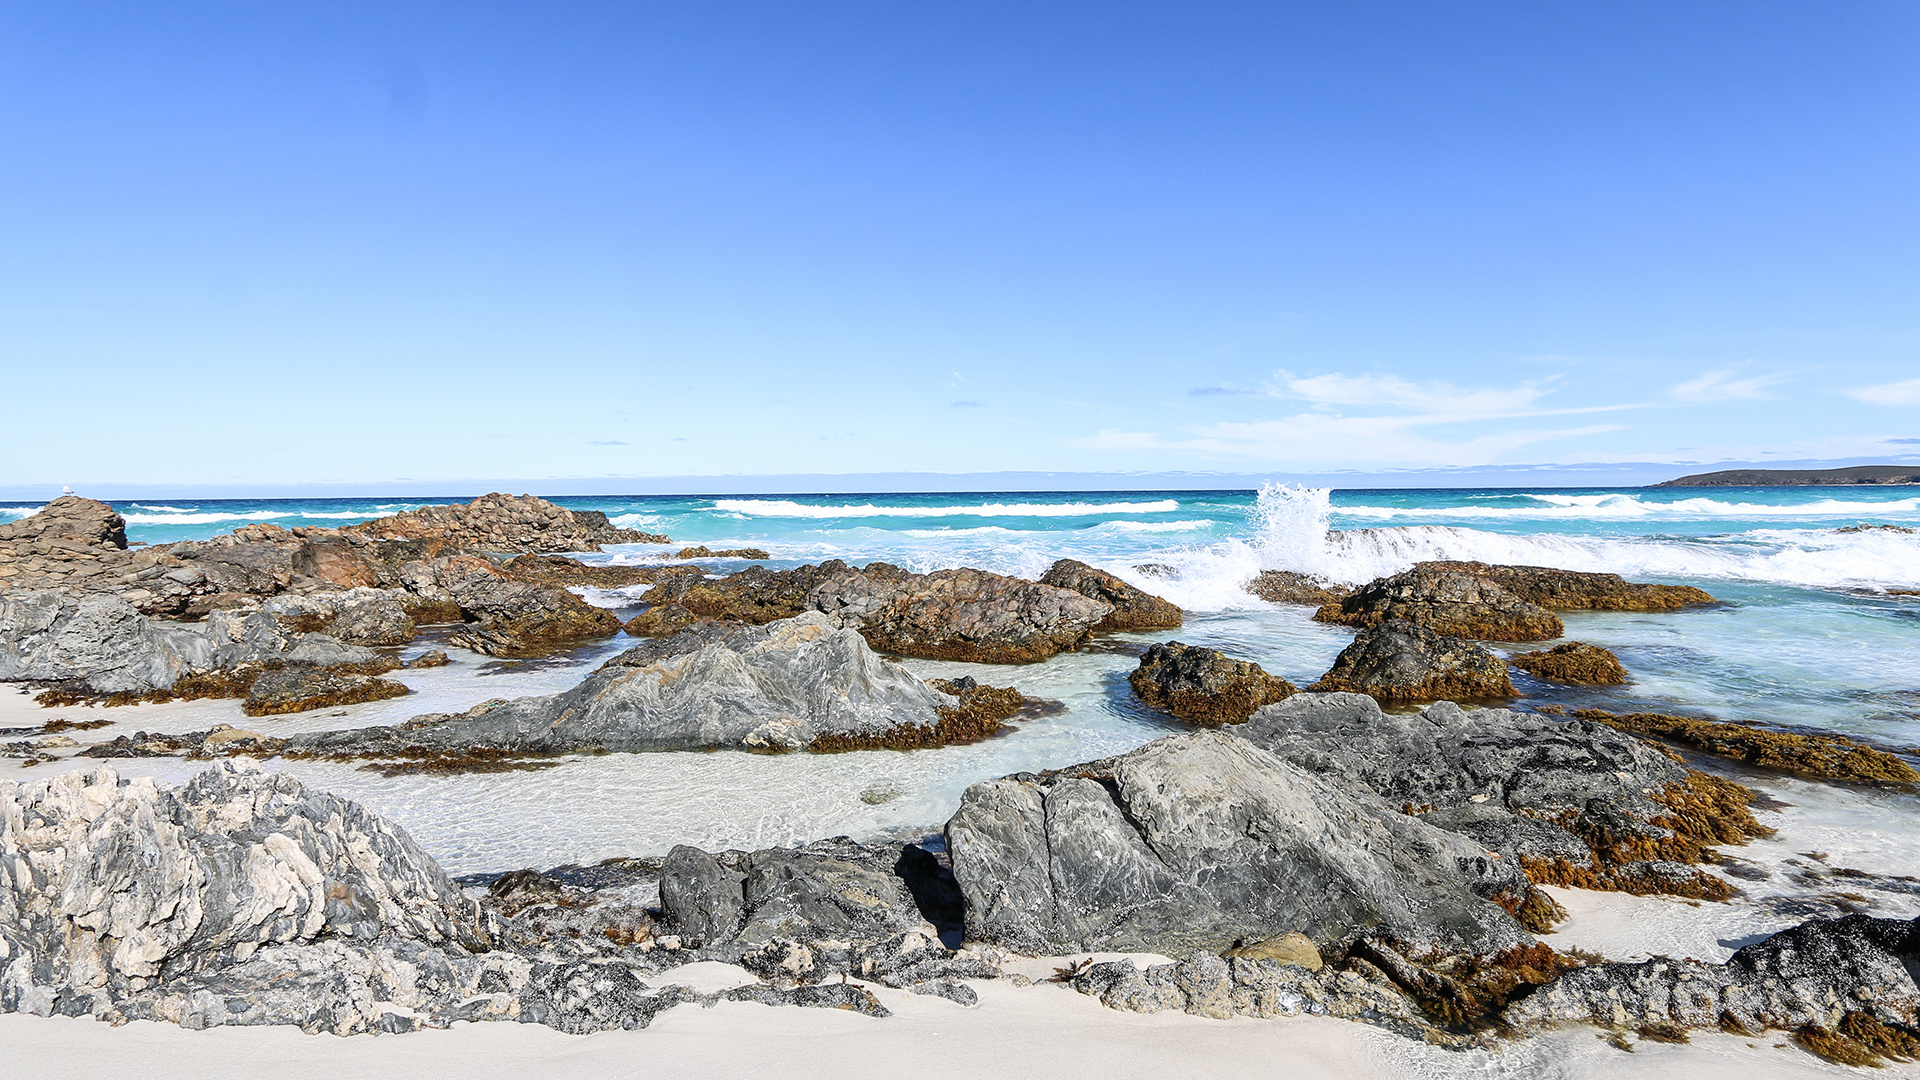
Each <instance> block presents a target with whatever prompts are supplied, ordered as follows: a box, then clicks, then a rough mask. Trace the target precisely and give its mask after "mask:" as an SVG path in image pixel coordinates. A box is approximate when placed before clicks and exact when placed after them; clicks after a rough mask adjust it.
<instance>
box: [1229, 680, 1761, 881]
mask: <svg viewBox="0 0 1920 1080" xmlns="http://www.w3.org/2000/svg"><path fill="white" fill-rule="evenodd" d="M1228 730H1230V731H1231V732H1232V733H1233V734H1234V736H1235V737H1238V738H1243V739H1246V740H1248V741H1250V742H1252V743H1254V744H1255V745H1258V746H1260V747H1262V748H1264V749H1266V750H1269V751H1271V752H1273V753H1274V754H1276V755H1278V756H1280V757H1282V758H1284V759H1286V760H1287V761H1289V762H1291V763H1293V764H1295V765H1297V766H1299V767H1300V768H1303V769H1306V770H1308V771H1310V772H1313V773H1316V774H1318V775H1321V776H1324V777H1326V778H1327V779H1328V780H1330V781H1332V782H1333V783H1335V784H1337V785H1339V786H1341V787H1342V788H1343V789H1346V790H1367V791H1371V792H1372V793H1373V794H1374V795H1377V796H1378V797H1379V798H1380V799H1382V800H1383V801H1385V802H1386V803H1387V804H1388V805H1391V806H1397V807H1401V808H1403V809H1405V810H1406V812H1407V813H1409V814H1418V815H1422V818H1423V820H1428V821H1430V822H1431V823H1432V824H1434V825H1436V826H1438V827H1441V828H1447V829H1454V830H1457V831H1459V832H1460V833H1462V834H1464V835H1467V836H1470V837H1472V838H1473V839H1474V840H1475V841H1477V843H1478V844H1479V845H1482V846H1483V848H1482V849H1483V850H1493V851H1496V852H1499V853H1500V854H1501V855H1502V857H1503V860H1504V861H1508V862H1518V863H1520V864H1521V865H1522V866H1523V867H1524V868H1525V869H1526V871H1527V875H1528V877H1529V878H1530V879H1531V880H1532V881H1533V882H1534V883H1536V884H1575V885H1580V886H1582V887H1586V888H1614V889H1623V890H1626V891H1638V892H1670V893H1677V894H1680V895H1687V896H1701V897H1706V898H1711V899H1725V898H1727V897H1729V896H1731V895H1733V889H1732V888H1731V887H1730V886H1729V885H1727V883H1726V882H1725V881H1723V880H1721V879H1720V878H1717V877H1713V876H1712V875H1708V874H1704V873H1701V872H1699V871H1693V872H1692V876H1691V877H1690V878H1688V879H1687V880H1686V881H1684V882H1680V881H1671V880H1668V879H1666V878H1663V877H1661V876H1660V875H1657V874H1650V873H1648V871H1647V868H1646V867H1644V866H1640V865H1638V864H1641V863H1644V862H1647V861H1658V860H1664V861H1672V862H1680V863H1687V864H1698V863H1701V862H1705V861H1709V860H1710V859H1711V858H1712V856H1711V855H1710V854H1709V853H1708V851H1707V849H1708V848H1709V847H1711V846H1714V845H1719V844H1738V843H1743V842H1744V841H1745V840H1746V839H1747V838H1748V837H1753V836H1764V835H1767V834H1768V833H1767V830H1765V829H1763V828H1761V826H1760V825H1759V824H1758V823H1757V822H1755V821H1754V819H1753V816H1752V814H1751V812H1750V810H1749V809H1748V805H1749V803H1750V802H1751V800H1752V799H1753V797H1754V796H1753V793H1752V792H1750V791H1748V790H1746V789H1745V788H1742V787H1740V786H1739V785H1737V784H1733V783H1731V782H1729V781H1725V780H1720V779H1718V778H1715V777H1710V776H1706V775H1704V774H1702V773H1697V772H1694V771H1693V770H1690V769H1688V768H1687V767H1686V766H1685V765H1682V764H1681V763H1679V762H1677V761H1675V760H1673V759H1672V758H1670V757H1668V756H1667V755H1665V754H1663V753H1661V752H1660V751H1659V750H1657V749H1655V748H1653V747H1651V746H1648V745H1647V744H1646V743H1644V742H1642V741H1640V740H1639V739H1635V738H1633V737H1631V736H1627V735H1623V734H1622V733H1620V732H1617V731H1614V730H1612V729H1611V728H1608V727H1605V726H1603V725H1600V724H1593V723H1587V722H1584V721H1579V720H1573V721H1567V720H1558V719H1554V718H1552V717H1548V716H1542V715H1540V714H1537V713H1515V712H1509V711H1507V710H1505V709H1474V710H1465V709H1462V708H1460V707H1459V706H1458V705H1455V704H1453V703H1452V702H1446V701H1443V702H1440V703H1438V704H1435V705H1432V706H1429V707H1428V708H1427V709H1426V710H1425V711H1424V712H1420V713H1397V714H1396V713H1384V712H1382V711H1381V709H1380V706H1379V704H1378V703H1377V702H1375V701H1374V700H1373V699H1372V698H1370V697H1366V696H1363V695H1360V694H1321V693H1307V694H1298V695H1296V696H1294V697H1292V698H1289V699H1287V700H1286V701H1284V702H1281V703H1280V704H1278V705H1270V706H1268V707H1267V708H1265V709H1262V710H1260V712H1258V713H1256V714H1254V717H1253V719H1252V720H1250V721H1248V722H1247V723H1245V724H1242V725H1238V726H1236V727H1233V728H1231V729H1228ZM1576 845H1577V846H1576ZM1583 850H1584V854H1580V852H1582V851H1583ZM1508 900H1509V902H1512V903H1519V902H1522V901H1524V900H1525V897H1523V896H1515V897H1509V898H1508Z"/></svg>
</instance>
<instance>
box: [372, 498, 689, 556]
mask: <svg viewBox="0 0 1920 1080" xmlns="http://www.w3.org/2000/svg"><path fill="white" fill-rule="evenodd" d="M339 532H340V535H341V536H343V537H346V538H348V539H350V540H357V539H364V540H429V541H438V542H441V543H445V544H447V545H450V546H452V547H457V548H463V549H470V550H478V551H520V552H535V553H539V552H562V551H599V550H600V545H602V544H665V543H668V540H667V538H666V537H664V536H661V535H658V534H657V533H644V532H636V531H635V530H633V529H621V528H616V527H614V526H613V525H612V524H610V523H609V522H608V521H607V515H605V514H603V513H601V512H599V511H598V510H569V509H567V508H566V507H564V506H557V505H555V504H553V503H550V502H548V501H547V500H545V499H541V498H536V497H534V496H531V495H518V496H515V495H502V494H500V493H499V492H495V493H493V494H490V495H482V496H480V497H479V498H477V499H475V500H473V501H472V502H470V503H466V504H464V505H457V504H456V505H453V506H426V507H421V508H420V509H418V510H408V511H406V512H405V513H401V514H394V515H392V516H391V517H383V518H376V519H374V520H372V521H367V522H362V523H361V524H359V525H349V526H347V527H346V528H343V529H341V530H339Z"/></svg>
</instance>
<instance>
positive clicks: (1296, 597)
mask: <svg viewBox="0 0 1920 1080" xmlns="http://www.w3.org/2000/svg"><path fill="white" fill-rule="evenodd" d="M1247 591H1248V592H1250V593H1252V594H1253V595H1255V596H1257V597H1259V598H1260V599H1262V600H1265V601H1267V602H1268V603H1272V604H1306V605H1309V606H1312V607H1316V608H1317V607H1319V606H1320V605H1322V604H1333V603H1338V602H1340V601H1341V600H1345V599H1346V598H1347V597H1349V596H1352V595H1353V588H1352V587H1351V586H1348V585H1342V584H1340V583H1338V582H1335V581H1328V580H1327V579H1326V578H1322V577H1317V576H1315V575H1313V574H1302V573H1300V572H1298V571H1295V570H1262V571H1260V573H1259V574H1258V575H1257V576H1255V577H1254V579H1253V580H1252V581H1249V582H1247Z"/></svg>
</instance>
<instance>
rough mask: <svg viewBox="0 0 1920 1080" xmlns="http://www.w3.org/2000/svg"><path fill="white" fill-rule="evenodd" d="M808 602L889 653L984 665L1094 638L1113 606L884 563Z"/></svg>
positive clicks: (1016, 583) (970, 575) (1049, 590)
mask: <svg viewBox="0 0 1920 1080" xmlns="http://www.w3.org/2000/svg"><path fill="white" fill-rule="evenodd" d="M808 602H809V604H810V605H811V606H812V607H813V608H814V609H816V610H819V611H824V612H826V613H828V614H829V615H832V616H834V617H836V618H838V619H839V620H840V621H841V623H842V625H845V626H849V627H853V628H855V629H857V630H859V631H860V633H861V635H862V636H864V637H865V638H866V639H867V641H868V642H869V643H871V644H872V645H873V647H874V648H876V649H880V650H882V651H884V652H892V653H899V654H901V655H903V656H918V657H925V658H927V659H932V660H962V661H968V662H972V663H978V664H1029V663H1037V662H1039V661H1041V660H1045V659H1047V658H1048V657H1050V656H1053V655H1055V654H1057V653H1060V652H1063V651H1065V650H1067V649H1070V648H1072V647H1073V646H1075V645H1078V644H1079V643H1080V642H1082V641H1084V640H1086V638H1087V635H1088V634H1090V633H1091V632H1092V630H1093V628H1094V626H1096V625H1098V624H1099V623H1100V621H1101V620H1102V619H1104V618H1106V617H1107V615H1108V614H1109V613H1110V612H1111V611H1112V607H1111V606H1110V605H1108V604H1106V603H1104V602H1102V601H1099V600H1092V599H1089V598H1087V597H1085V596H1082V595H1080V594H1079V593H1076V592H1070V591H1068V590H1066V589H1056V588H1054V587H1053V586H1051V585H1041V584H1037V583H1035V582H1031V581H1022V580H1021V579H1019V578H1011V577H1005V576H1002V575H1000V574H990V573H987V572H986V571H984V570H974V569H971V568H963V569H959V570H937V571H935V572H933V573H931V574H909V573H907V572H906V571H904V570H900V569H899V568H897V567H892V566H887V565H886V564H884V563H874V564H871V565H869V566H868V567H867V568H866V570H865V571H863V572H860V573H848V574H839V575H836V576H834V577H831V578H829V579H827V580H826V581H824V582H822V583H821V584H820V585H819V586H818V587H817V588H815V589H814V590H813V592H812V593H811V594H810V595H809V597H808Z"/></svg>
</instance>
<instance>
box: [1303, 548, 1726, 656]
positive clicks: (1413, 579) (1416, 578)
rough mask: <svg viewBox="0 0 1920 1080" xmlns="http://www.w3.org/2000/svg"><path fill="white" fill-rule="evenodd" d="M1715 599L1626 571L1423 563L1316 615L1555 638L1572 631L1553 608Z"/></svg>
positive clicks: (1653, 606) (1483, 634)
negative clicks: (1629, 577)
mask: <svg viewBox="0 0 1920 1080" xmlns="http://www.w3.org/2000/svg"><path fill="white" fill-rule="evenodd" d="M1714 602H1715V601H1714V599H1713V597H1711V596H1709V595H1707V594H1706V593H1704V592H1702V591H1701V590H1699V589H1695V588H1692V587H1689V586H1683V585H1640V584H1634V583H1630V582H1628V581H1625V580H1624V579H1622V578H1621V577H1620V576H1619V575H1618V574H1591V573H1582V572H1580V571H1575V570H1556V569H1553V568H1551V567H1545V566H1498V565H1491V564H1488V563H1478V562H1423V563H1418V564H1416V565H1415V566H1414V567H1413V569H1411V570H1408V571H1405V572H1404V573H1400V574H1395V575H1393V576H1392V577H1387V578H1381V579H1380V580H1378V581H1375V582H1372V583H1371V584H1368V585H1366V586H1365V587H1363V588H1361V589H1360V590H1359V591H1358V592H1355V593H1354V594H1352V595H1351V596H1348V597H1346V598H1345V599H1342V600H1340V601H1339V602H1337V603H1329V604H1326V605H1324V606H1323V607H1321V608H1320V610H1319V611H1318V612H1316V613H1315V614H1314V616H1313V617H1314V618H1315V619H1318V620H1319V621H1321V622H1330V623H1339V624H1341V625H1344V626H1358V627H1371V626H1378V625H1379V624H1380V623H1382V622H1385V621H1387V620H1389V619H1404V620H1406V621H1408V622H1412V623H1416V624H1418V625H1421V626H1424V627H1426V628H1427V629H1429V630H1433V631H1436V632H1438V633H1442V634H1452V635H1455V636H1457V637H1470V638H1480V639H1482V640H1487V641H1548V640H1551V639H1553V638H1557V637H1559V636H1560V635H1561V634H1562V633H1563V632H1564V629H1565V628H1564V626H1563V625H1562V623H1561V622H1560V619H1559V617H1558V616H1556V615H1554V614H1553V611H1585V610H1592V611H1675V610H1678V609H1680V608H1683V607H1688V606H1692V605H1696V604H1710V603H1714ZM1550 609H1551V610H1550Z"/></svg>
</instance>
